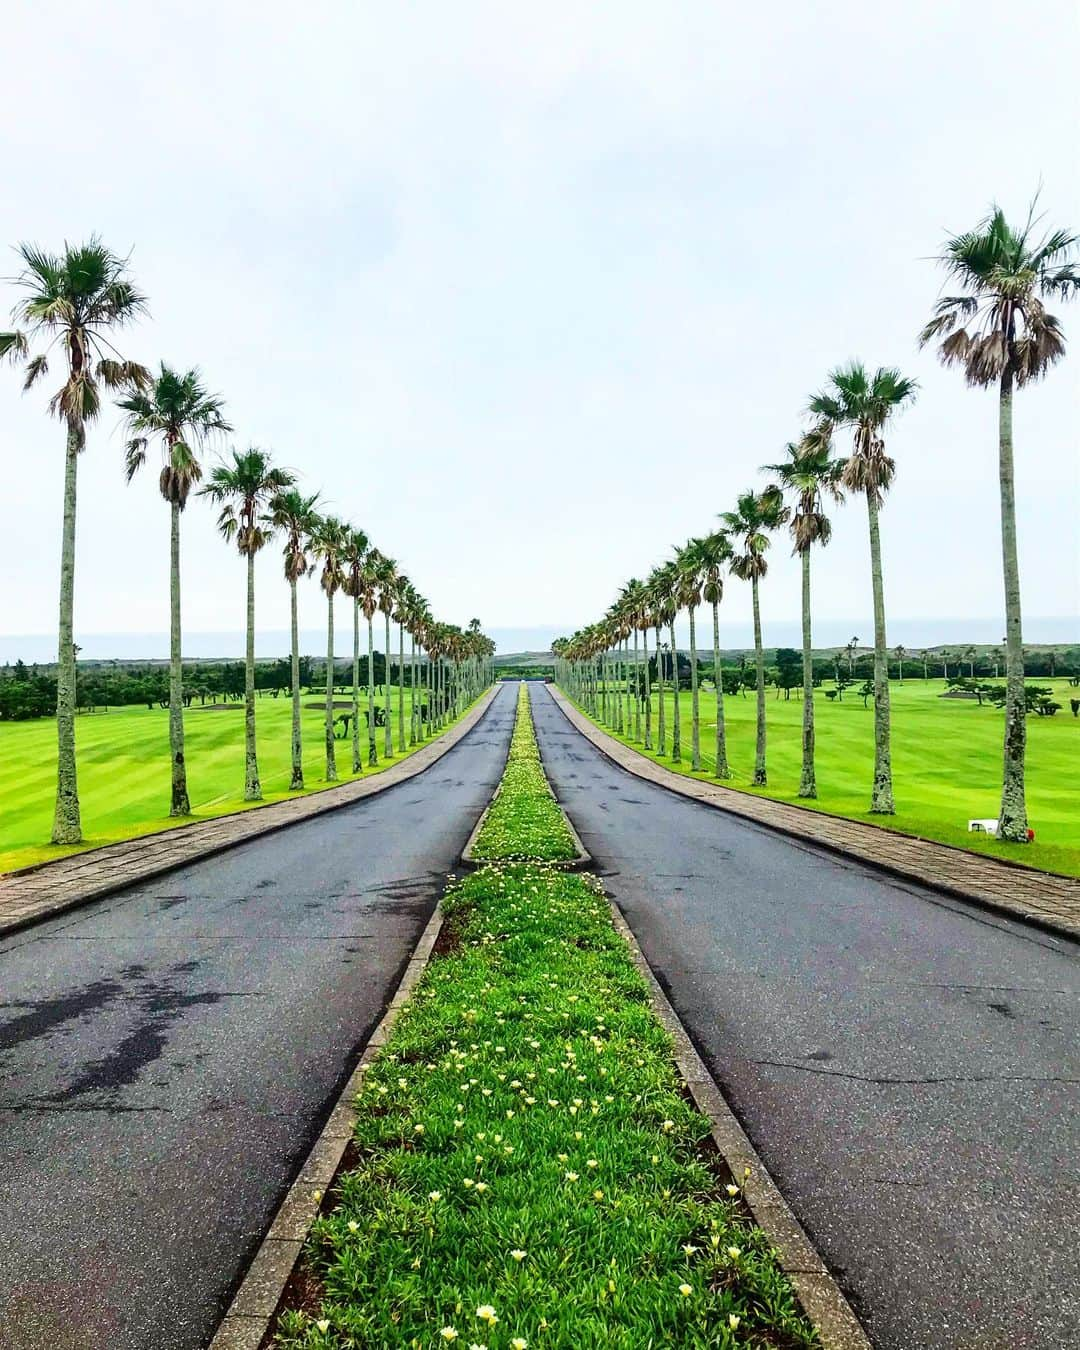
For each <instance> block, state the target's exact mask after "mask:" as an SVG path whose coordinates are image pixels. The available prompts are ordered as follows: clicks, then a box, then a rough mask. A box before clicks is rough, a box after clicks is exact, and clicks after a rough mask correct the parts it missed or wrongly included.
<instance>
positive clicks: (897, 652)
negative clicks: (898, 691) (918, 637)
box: [893, 643, 908, 684]
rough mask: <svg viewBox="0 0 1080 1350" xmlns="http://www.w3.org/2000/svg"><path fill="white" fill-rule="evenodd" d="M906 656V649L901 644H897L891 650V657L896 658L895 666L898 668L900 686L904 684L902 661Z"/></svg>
mask: <svg viewBox="0 0 1080 1350" xmlns="http://www.w3.org/2000/svg"><path fill="white" fill-rule="evenodd" d="M907 654H908V653H907V648H906V647H905V646H904V645H903V644H902V643H898V644H897V645H896V646H895V647H894V648H893V656H895V657H896V664H897V666H898V667H899V671H900V683H901V684H903V683H904V659H905V657H906V656H907Z"/></svg>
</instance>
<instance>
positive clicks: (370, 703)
mask: <svg viewBox="0 0 1080 1350" xmlns="http://www.w3.org/2000/svg"><path fill="white" fill-rule="evenodd" d="M372 617H373V616H372V615H370V614H369V615H368V616H367V762H368V768H371V767H372V766H373V765H375V764H378V762H379V756H378V752H377V751H376V749H375V635H374V632H373V631H372V627H371V621H372Z"/></svg>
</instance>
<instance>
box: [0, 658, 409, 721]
mask: <svg viewBox="0 0 1080 1350" xmlns="http://www.w3.org/2000/svg"><path fill="white" fill-rule="evenodd" d="M56 673H57V668H56V665H55V664H52V665H40V666H39V665H30V666H28V665H26V664H25V662H23V661H16V662H14V663H13V664H12V663H10V662H9V663H6V664H5V665H3V666H2V667H0V722H25V721H28V720H30V719H31V718H35V717H55V715H56ZM401 673H403V674H404V684H405V687H406V688H409V687H411V685H412V674H413V672H412V668H411V666H410V664H409V663H408V662H406V664H405V669H404V672H401ZM372 674H373V677H374V679H373V683H374V685H375V687H376V688H379V687H381V688H383V689H384V690H385V686H386V659H385V657H384V656H383V654H382V653H381V652H375V653H374V655H373V660H372ZM360 677H361V682H362V683H363V684H365V685H366V684H367V683H368V659H367V657H366V656H364V657H361V659H360ZM390 678H391V682H392V683H394V684H397V683H398V682H399V671H398V667H397V662H395V661H391V663H390ZM300 685H301V688H303V689H304V690H305V691H306V692H307V693H318V694H325V692H326V660H325V659H322V660H319V659H316V658H313V657H310V656H302V657H300ZM291 688H292V674H291V667H290V661H289V658H288V657H283V658H281V659H279V660H275V661H257V662H256V663H255V689H256V691H257V693H259V694H260V695H262V696H263V697H266V696H269V697H272V698H278V697H280V696H282V695H285V694H288V693H289V692H290V690H291ZM334 688H335V689H339V688H340V689H342V690H345V689H348V690H350V691H351V689H352V663H351V662H350V661H336V662H335V663H334ZM243 698H244V662H243V661H199V662H191V663H186V664H185V665H184V667H183V701H184V706H185V707H188V708H190V707H192V706H193V705H194V706H205V705H207V704H213V703H229V702H237V703H238V702H240V701H242V700H243ZM75 704H76V707H77V708H78V710H79V711H80V712H84V713H85V712H107V711H108V709H109V708H126V707H135V706H139V705H142V704H145V705H146V707H148V708H167V707H168V706H169V667H168V666H167V665H165V664H164V663H162V664H160V665H158V664H155V663H152V662H141V661H140V662H126V661H112V662H109V663H107V664H105V663H101V664H99V663H96V662H95V663H86V662H83V663H80V664H79V666H78V674H77V678H76V682H75Z"/></svg>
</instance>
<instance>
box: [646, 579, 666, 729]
mask: <svg viewBox="0 0 1080 1350" xmlns="http://www.w3.org/2000/svg"><path fill="white" fill-rule="evenodd" d="M645 594H646V597H647V601H648V607H649V617H650V619H651V621H652V625H653V630H654V633H655V636H656V695H657V699H656V702H657V707H656V753H657V754H658V755H663V754H666V753H667V726H666V721H665V714H664V650H663V624H664V610H665V606H666V604H667V582H666V580H665V578H664V576H663V575H662V573H661V571H660V568H659V567H654V568H653V570H652V571H651V572H650V573H649V579H648V581H647V582H646V583H645Z"/></svg>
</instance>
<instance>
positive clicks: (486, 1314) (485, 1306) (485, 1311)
mask: <svg viewBox="0 0 1080 1350" xmlns="http://www.w3.org/2000/svg"><path fill="white" fill-rule="evenodd" d="M476 1315H477V1317H479V1319H480V1321H481V1322H486V1323H487V1324H488V1326H489V1327H493V1326H494V1325H495V1323H496V1322H497V1321H498V1320H499V1319H498V1317H497V1316H496V1313H495V1309H494V1308H493V1307H492V1306H491V1304H490V1303H482V1304H481V1305H480V1307H479V1308H477V1310H476Z"/></svg>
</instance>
